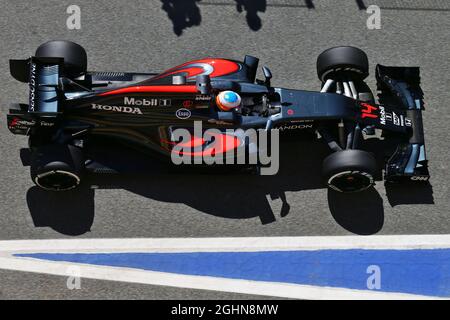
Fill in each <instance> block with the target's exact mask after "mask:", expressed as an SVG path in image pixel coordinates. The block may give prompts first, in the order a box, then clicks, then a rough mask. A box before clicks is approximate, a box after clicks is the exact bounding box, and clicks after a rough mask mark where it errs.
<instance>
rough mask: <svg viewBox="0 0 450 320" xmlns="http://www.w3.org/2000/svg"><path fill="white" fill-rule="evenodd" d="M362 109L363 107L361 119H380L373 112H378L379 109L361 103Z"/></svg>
mask: <svg viewBox="0 0 450 320" xmlns="http://www.w3.org/2000/svg"><path fill="white" fill-rule="evenodd" d="M361 107H363V109H362V110H361V112H362V113H361V118H362V119H364V118H375V119H376V118H378V116H377V115H376V114H374V113H373V111H375V110H377V109H378V108H377V107H375V106H372V105H370V104H368V103H364V102H361Z"/></svg>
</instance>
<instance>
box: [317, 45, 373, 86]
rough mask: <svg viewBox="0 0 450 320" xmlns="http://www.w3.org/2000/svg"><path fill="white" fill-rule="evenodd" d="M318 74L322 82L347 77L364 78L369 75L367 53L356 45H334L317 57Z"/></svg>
mask: <svg viewBox="0 0 450 320" xmlns="http://www.w3.org/2000/svg"><path fill="white" fill-rule="evenodd" d="M317 75H318V76H319V79H320V80H321V81H322V82H325V81H326V80H327V79H334V80H336V79H339V78H342V77H343V76H345V78H349V79H354V80H364V79H365V78H366V77H367V76H368V75H369V59H368V58H367V54H366V53H365V52H364V51H362V50H361V49H359V48H355V47H348V46H342V47H334V48H330V49H327V50H325V51H324V52H322V53H321V54H320V55H319V56H318V57H317Z"/></svg>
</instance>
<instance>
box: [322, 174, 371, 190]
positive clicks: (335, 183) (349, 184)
mask: <svg viewBox="0 0 450 320" xmlns="http://www.w3.org/2000/svg"><path fill="white" fill-rule="evenodd" d="M373 184H374V179H373V177H372V175H371V174H369V173H367V172H361V171H345V172H339V173H337V174H335V175H333V176H332V177H331V178H330V179H329V180H328V186H329V187H330V188H332V189H334V190H336V191H339V192H358V191H363V190H366V189H367V188H370V187H371V186H372V185H373Z"/></svg>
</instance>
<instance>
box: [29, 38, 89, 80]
mask: <svg viewBox="0 0 450 320" xmlns="http://www.w3.org/2000/svg"><path fill="white" fill-rule="evenodd" d="M35 56H36V57H48V58H64V74H65V75H66V76H67V77H69V78H76V77H79V76H80V75H82V74H84V73H86V70H87V54H86V50H84V48H83V47H82V46H80V45H79V44H76V43H75V42H71V41H66V40H52V41H48V42H46V43H43V44H41V45H40V46H39V48H37V50H36V53H35Z"/></svg>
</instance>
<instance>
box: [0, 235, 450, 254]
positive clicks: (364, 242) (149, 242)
mask: <svg viewBox="0 0 450 320" xmlns="http://www.w3.org/2000/svg"><path fill="white" fill-rule="evenodd" d="M435 248H450V235H387V236H329V237H243V238H133V239H128V238H124V239H51V240H5V241H0V253H1V252H15V253H20V252H28V253H33V252H49V253H50V252H59V253H70V252H90V251H92V252H97V253H100V252H208V251H211V252H226V251H271V250H276V251H286V250H323V249H373V250H376V249H402V250H409V249H435Z"/></svg>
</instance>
